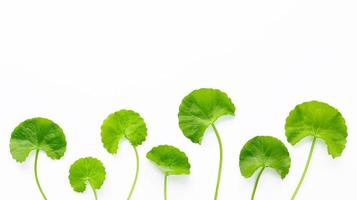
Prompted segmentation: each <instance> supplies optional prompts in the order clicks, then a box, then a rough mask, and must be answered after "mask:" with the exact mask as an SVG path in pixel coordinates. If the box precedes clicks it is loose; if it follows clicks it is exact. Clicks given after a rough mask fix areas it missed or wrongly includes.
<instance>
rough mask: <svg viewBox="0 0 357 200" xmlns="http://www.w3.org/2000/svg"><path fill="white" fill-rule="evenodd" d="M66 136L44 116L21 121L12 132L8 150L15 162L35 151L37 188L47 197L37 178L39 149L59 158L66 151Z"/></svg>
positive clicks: (44, 197)
mask: <svg viewBox="0 0 357 200" xmlns="http://www.w3.org/2000/svg"><path fill="white" fill-rule="evenodd" d="M66 146H67V142H66V138H65V135H64V133H63V130H62V129H61V127H59V126H58V125H57V124H56V123H54V122H53V121H51V120H49V119H46V118H41V117H37V118H32V119H28V120H25V121H23V122H21V123H20V124H19V125H18V126H17V127H16V128H15V129H14V131H13V132H12V134H11V139H10V152H11V155H12V158H14V159H15V160H16V161H17V162H20V163H21V162H24V161H25V160H26V159H27V157H28V155H29V154H30V152H32V151H35V152H36V156H35V163H34V168H35V170H34V172H35V179H36V183H37V186H38V189H39V191H40V193H41V195H42V197H43V199H47V197H46V195H45V193H44V192H43V190H42V187H41V185H40V182H39V179H38V173H37V161H38V156H39V152H40V151H44V152H45V153H46V154H47V156H48V157H50V158H51V159H54V160H58V159H60V158H61V157H62V156H63V155H64V153H65V151H66Z"/></svg>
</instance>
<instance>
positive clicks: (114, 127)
mask: <svg viewBox="0 0 357 200" xmlns="http://www.w3.org/2000/svg"><path fill="white" fill-rule="evenodd" d="M146 136H147V128H146V124H145V122H144V119H143V118H142V117H141V116H140V115H139V114H138V113H136V112H134V111H131V110H120V111H117V112H114V113H112V114H110V115H109V116H108V117H107V118H106V119H105V120H104V121H103V124H102V126H101V137H102V143H103V145H104V148H106V149H107V151H108V152H109V153H111V154H116V153H117V151H118V147H119V142H120V141H121V139H122V138H126V139H127V140H129V142H130V143H131V144H132V145H133V146H138V145H141V144H142V143H143V142H144V141H145V140H146Z"/></svg>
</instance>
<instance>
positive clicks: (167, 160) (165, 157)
mask: <svg viewBox="0 0 357 200" xmlns="http://www.w3.org/2000/svg"><path fill="white" fill-rule="evenodd" d="M146 157H147V158H148V159H149V160H151V161H152V162H154V163H155V164H156V165H157V166H158V167H159V168H160V169H161V170H162V171H163V172H164V173H165V174H167V175H180V174H190V163H189V161H188V158H187V156H186V154H185V153H184V152H182V151H180V150H179V149H178V148H176V147H173V146H170V145H159V146H157V147H154V148H152V149H151V150H150V151H149V152H148V153H147V154H146Z"/></svg>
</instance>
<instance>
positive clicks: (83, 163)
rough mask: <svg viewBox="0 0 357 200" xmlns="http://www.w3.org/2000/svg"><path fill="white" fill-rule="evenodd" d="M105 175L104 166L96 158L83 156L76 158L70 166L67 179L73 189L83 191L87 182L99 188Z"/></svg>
mask: <svg viewBox="0 0 357 200" xmlns="http://www.w3.org/2000/svg"><path fill="white" fill-rule="evenodd" d="M105 177H106V172H105V167H104V165H103V163H102V162H101V161H100V160H98V159H97V158H93V157H85V158H80V159H78V160H76V161H75V162H74V163H73V164H72V165H71V167H70V170H69V176H68V179H69V181H70V184H71V186H72V188H73V190H74V191H76V192H84V191H85V190H86V184H87V183H89V184H90V185H91V186H92V187H93V188H94V189H100V188H101V187H102V185H103V183H104V180H105Z"/></svg>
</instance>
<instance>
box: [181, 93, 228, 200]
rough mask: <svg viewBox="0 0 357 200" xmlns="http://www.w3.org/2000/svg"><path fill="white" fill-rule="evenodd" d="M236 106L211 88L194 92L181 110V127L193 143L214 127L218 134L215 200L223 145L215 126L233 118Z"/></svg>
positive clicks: (183, 101)
mask: <svg viewBox="0 0 357 200" xmlns="http://www.w3.org/2000/svg"><path fill="white" fill-rule="evenodd" d="M234 112H235V106H234V104H233V103H232V101H231V99H230V98H229V97H228V96H227V94H226V93H224V92H222V91H220V90H217V89H210V88H202V89H198V90H194V91H193V92H191V93H190V94H188V95H187V96H186V97H185V98H184V99H183V100H182V103H181V105H180V108H179V114H178V118H179V126H180V129H181V130H182V132H183V134H184V135H185V136H186V137H187V138H189V139H190V140H191V141H192V142H193V143H199V144H200V143H201V141H202V138H203V135H204V133H205V132H206V129H207V128H208V127H210V126H212V128H213V131H214V133H215V134H216V137H217V140H218V145H219V150H220V151H219V152H220V159H219V167H218V176H217V182H216V190H215V197H214V199H215V200H217V198H218V190H219V184H220V179H221V173H222V162H223V147H222V146H223V145H222V141H221V138H220V135H219V133H218V130H217V128H216V126H215V124H214V123H215V122H216V121H217V119H218V118H220V117H222V116H225V115H230V116H233V115H234Z"/></svg>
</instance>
